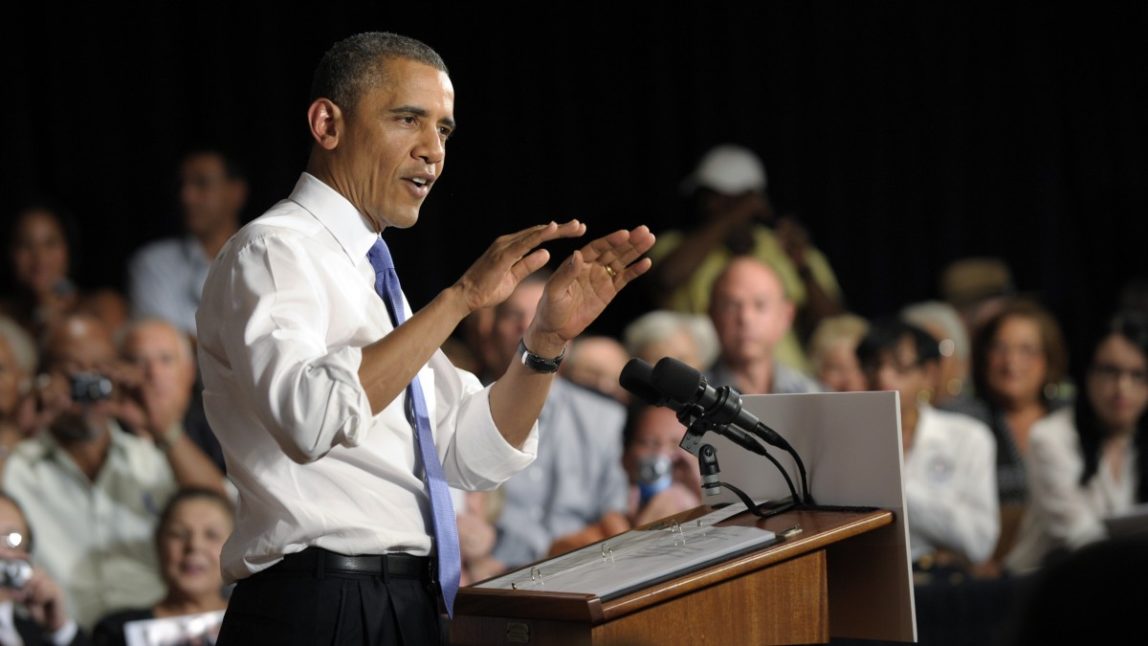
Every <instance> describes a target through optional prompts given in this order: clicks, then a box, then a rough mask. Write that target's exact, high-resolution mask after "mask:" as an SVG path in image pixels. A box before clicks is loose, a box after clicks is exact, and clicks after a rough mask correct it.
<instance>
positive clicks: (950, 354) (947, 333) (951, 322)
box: [901, 301, 970, 410]
mask: <svg viewBox="0 0 1148 646" xmlns="http://www.w3.org/2000/svg"><path fill="white" fill-rule="evenodd" d="M901 318H902V319H904V320H906V321H908V322H909V323H912V324H913V325H916V326H917V327H919V328H921V329H922V330H924V331H926V332H928V333H929V334H931V335H932V336H933V338H934V339H936V340H937V344H938V347H939V348H940V352H941V363H940V369H939V370H938V371H937V383H936V384H935V385H932V386H930V387H929V403H930V404H932V405H933V406H935V407H938V408H948V407H949V406H950V405H952V406H953V407H954V409H956V410H959V409H960V407H961V402H960V401H959V400H962V399H967V398H968V397H969V396H970V394H969V389H968V388H967V387H966V386H967V382H968V378H969V354H970V347H969V333H968V330H966V329H965V323H964V321H963V320H962V319H961V315H960V314H959V313H958V312H957V310H956V308H955V307H953V306H952V305H949V304H948V303H944V302H941V301H926V302H923V303H915V304H913V305H910V306H908V307H906V308H905V309H903V310H901ZM954 402H955V403H954Z"/></svg>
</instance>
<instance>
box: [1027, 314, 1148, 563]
mask: <svg viewBox="0 0 1148 646" xmlns="http://www.w3.org/2000/svg"><path fill="white" fill-rule="evenodd" d="M1092 348H1093V350H1092V354H1091V357H1090V361H1089V363H1088V364H1087V366H1086V367H1085V369H1084V372H1083V374H1082V375H1080V377H1079V381H1078V383H1080V384H1082V385H1083V388H1084V390H1083V392H1082V393H1081V396H1080V397H1078V398H1077V402H1076V405H1075V407H1074V409H1072V410H1069V409H1065V410H1062V411H1059V412H1057V413H1054V414H1053V415H1050V416H1049V417H1048V418H1046V419H1044V420H1041V421H1040V422H1038V423H1037V424H1035V425H1034V426H1033V429H1032V433H1031V435H1030V437H1029V452H1028V456H1027V466H1028V476H1029V477H1028V480H1029V486H1030V493H1031V502H1030V505H1029V510H1028V512H1027V513H1026V515H1025V518H1024V522H1023V524H1022V527H1021V533H1020V537H1019V539H1018V541H1017V545H1016V548H1015V549H1014V550H1013V552H1012V553H1011V554H1010V555H1009V558H1008V561H1007V562H1006V566H1007V567H1008V569H1009V570H1010V571H1015V572H1025V571H1028V570H1032V569H1035V568H1036V567H1038V566H1040V565H1041V564H1042V563H1043V562H1044V561H1045V560H1046V559H1047V558H1048V557H1050V556H1052V555H1055V554H1057V553H1059V552H1064V551H1067V550H1072V549H1076V548H1078V547H1081V546H1082V545H1085V544H1088V543H1091V542H1094V541H1097V540H1099V539H1102V538H1105V537H1106V536H1107V531H1106V529H1105V524H1104V518H1105V517H1108V516H1113V515H1120V514H1123V513H1127V512H1128V511H1130V510H1131V509H1132V507H1133V506H1135V505H1136V504H1138V503H1140V502H1145V501H1148V473H1146V471H1148V459H1140V458H1139V456H1140V455H1142V454H1143V451H1144V450H1145V447H1146V446H1148V415H1146V414H1145V411H1146V410H1148V321H1146V320H1145V319H1144V318H1143V316H1142V315H1140V314H1122V315H1119V316H1117V317H1116V318H1114V319H1113V320H1112V321H1111V322H1109V324H1108V325H1107V326H1106V327H1105V329H1104V330H1103V332H1102V333H1101V334H1100V335H1099V336H1098V338H1097V340H1096V343H1095V344H1094V345H1093V346H1092Z"/></svg>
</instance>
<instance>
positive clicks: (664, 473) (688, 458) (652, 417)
mask: <svg viewBox="0 0 1148 646" xmlns="http://www.w3.org/2000/svg"><path fill="white" fill-rule="evenodd" d="M685 433H686V427H684V426H682V424H681V422H679V421H678V418H677V415H676V414H675V413H674V411H672V410H670V409H669V408H664V407H661V406H648V405H645V404H638V405H635V406H632V407H631V408H630V415H629V417H628V418H627V420H626V451H625V453H624V454H623V455H622V463H623V464H624V465H625V467H626V471H627V473H629V475H630V519H631V521H632V522H633V524H634V525H644V524H646V523H650V522H653V521H655V520H658V519H660V518H665V517H666V516H671V515H673V514H676V513H678V512H682V511H686V510H689V509H693V508H694V507H697V506H698V505H700V504H701V496H702V477H701V473H700V472H699V471H698V459H697V458H696V457H694V456H693V454H691V453H690V452H689V451H686V450H685V449H683V448H681V447H680V446H678V444H679V443H680V442H681V441H682V436H684V435H685Z"/></svg>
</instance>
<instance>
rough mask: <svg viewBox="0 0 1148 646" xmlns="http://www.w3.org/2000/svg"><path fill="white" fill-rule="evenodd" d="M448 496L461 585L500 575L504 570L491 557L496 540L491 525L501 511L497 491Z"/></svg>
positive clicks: (455, 490)
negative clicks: (455, 528)
mask: <svg viewBox="0 0 1148 646" xmlns="http://www.w3.org/2000/svg"><path fill="white" fill-rule="evenodd" d="M451 494H452V496H453V497H454V506H455V507H454V508H455V519H456V520H457V521H458V544H459V553H460V555H461V557H462V579H461V582H460V585H470V584H472V583H476V582H478V581H482V580H483V579H488V578H490V577H492V576H495V575H497V574H501V573H502V572H503V570H505V569H506V568H505V566H503V564H502V563H501V562H499V561H498V560H496V559H495V558H494V557H493V555H492V552H493V550H494V541H495V540H496V539H497V538H498V530H496V529H495V527H494V523H495V522H496V521H497V520H498V515H499V513H500V512H501V509H502V497H501V494H500V492H498V491H461V490H458V489H452V490H451Z"/></svg>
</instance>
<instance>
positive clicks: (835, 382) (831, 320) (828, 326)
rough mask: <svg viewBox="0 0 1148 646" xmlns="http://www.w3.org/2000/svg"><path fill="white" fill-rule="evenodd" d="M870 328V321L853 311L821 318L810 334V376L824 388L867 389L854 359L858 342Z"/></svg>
mask: <svg viewBox="0 0 1148 646" xmlns="http://www.w3.org/2000/svg"><path fill="white" fill-rule="evenodd" d="M868 331H869V322H868V321H866V320H865V319H863V318H861V317H860V316H857V315H856V314H838V315H837V316H830V317H827V318H824V319H822V320H821V322H820V323H818V324H817V328H816V329H814V330H813V335H812V336H810V337H809V360H810V362H812V364H813V376H814V377H816V378H817V381H819V382H820V383H821V385H822V386H825V388H826V389H827V390H831V391H835V392H842V393H847V392H855V391H858V390H866V389H868V384H867V383H866V381H865V374H864V373H863V372H861V364H860V363H859V362H858V361H857V343H858V342H860V341H861V339H862V338H863V337H864V336H865V334H866V333H867V332H868Z"/></svg>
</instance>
